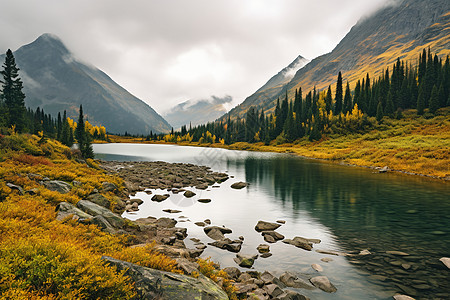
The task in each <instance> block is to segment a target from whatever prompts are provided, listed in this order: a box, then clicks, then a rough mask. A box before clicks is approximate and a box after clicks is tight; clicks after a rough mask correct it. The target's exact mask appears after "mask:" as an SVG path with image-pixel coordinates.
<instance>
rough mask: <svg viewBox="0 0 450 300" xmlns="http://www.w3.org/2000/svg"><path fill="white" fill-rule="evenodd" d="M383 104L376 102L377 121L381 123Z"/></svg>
mask: <svg viewBox="0 0 450 300" xmlns="http://www.w3.org/2000/svg"><path fill="white" fill-rule="evenodd" d="M383 116H384V114H383V104H382V103H381V101H378V106H377V121H378V122H381V120H383Z"/></svg>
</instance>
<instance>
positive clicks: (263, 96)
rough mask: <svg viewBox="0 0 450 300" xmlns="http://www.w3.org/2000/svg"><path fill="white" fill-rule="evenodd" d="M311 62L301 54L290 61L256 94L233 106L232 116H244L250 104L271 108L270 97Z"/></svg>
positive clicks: (266, 108)
mask: <svg viewBox="0 0 450 300" xmlns="http://www.w3.org/2000/svg"><path fill="white" fill-rule="evenodd" d="M308 62H309V60H308V59H306V58H304V57H302V56H301V55H299V56H298V57H297V58H296V59H295V60H294V61H293V62H292V63H290V64H289V65H288V66H287V67H286V68H284V69H282V70H281V71H280V72H278V74H276V75H275V76H273V77H272V78H270V79H269V81H267V82H266V84H264V85H263V86H262V87H260V88H259V89H258V90H257V91H256V92H255V93H254V94H252V95H251V96H249V97H247V98H246V99H245V101H244V102H243V103H241V104H239V105H238V106H237V107H235V108H233V109H232V110H231V111H230V112H229V113H230V115H232V116H238V115H239V116H240V117H243V115H244V113H245V112H246V111H247V109H248V108H249V107H250V106H257V107H259V108H263V109H264V110H265V111H267V110H268V109H270V108H271V105H270V102H269V101H268V99H272V98H273V97H276V95H278V94H279V93H280V91H281V90H282V89H283V87H284V86H285V85H286V84H288V83H289V82H290V81H291V79H292V78H293V77H294V75H295V73H296V72H297V71H298V70H299V69H301V68H302V67H303V66H305V65H306V64H307V63H308Z"/></svg>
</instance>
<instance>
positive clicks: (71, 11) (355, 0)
mask: <svg viewBox="0 0 450 300" xmlns="http://www.w3.org/2000/svg"><path fill="white" fill-rule="evenodd" d="M385 2H386V0H316V1H311V0H141V1H138V0H127V1H121V0H95V1H93V0H64V1H61V0H39V1H37V0H14V1H12V0H0V29H1V30H0V51H1V52H2V53H4V52H5V51H6V49H8V48H11V49H12V50H13V51H14V50H16V49H17V48H19V47H20V46H22V45H24V44H28V43H30V42H32V41H33V40H35V39H36V38H37V37H38V36H39V35H41V34H42V33H53V34H56V35H57V36H59V37H60V38H61V39H62V40H63V42H64V43H65V44H66V45H67V46H68V48H69V49H70V50H71V51H72V52H73V53H74V54H75V55H76V56H77V57H78V58H80V59H81V60H83V61H86V62H89V63H91V64H93V65H95V66H97V67H98V68H100V69H101V70H103V71H104V72H106V73H107V74H108V75H110V76H111V77H112V78H113V79H114V80H115V81H116V82H118V83H119V84H120V85H122V86H123V87H124V88H126V89H127V90H128V91H130V92H131V93H132V94H134V95H135V96H137V97H139V98H140V99H142V100H144V101H145V102H147V103H149V104H150V105H151V106H152V107H153V108H154V109H156V110H157V111H158V112H160V113H164V112H165V111H167V110H168V109H169V108H170V107H172V106H174V105H176V104H178V103H180V102H183V101H186V100H195V99H208V98H210V97H211V96H213V95H214V96H217V97H224V96H227V95H229V96H231V97H232V98H233V102H232V104H229V105H235V104H238V103H241V102H242V101H243V100H244V99H245V98H246V97H247V96H249V95H251V94H252V93H253V92H255V91H256V90H257V89H258V88H259V87H261V86H262V85H263V84H264V83H265V82H266V81H267V80H269V79H270V77H272V76H273V75H275V74H276V73H277V72H278V71H280V70H281V69H282V68H284V67H285V66H287V65H288V64H289V63H291V62H292V61H293V60H294V59H295V58H296V57H297V56H298V55H302V56H303V57H306V58H308V59H313V58H315V57H317V56H319V55H321V54H324V53H327V52H330V51H331V50H332V49H333V48H334V47H335V46H336V45H337V43H338V42H339V41H340V40H341V39H342V38H343V37H344V36H345V34H346V33H347V32H348V31H349V30H350V28H351V27H352V26H353V25H354V24H355V23H356V22H357V21H358V20H359V19H360V18H362V17H364V16H367V15H369V14H370V13H372V12H373V11H374V10H376V9H377V8H379V7H380V6H382V5H383V4H384V3H385Z"/></svg>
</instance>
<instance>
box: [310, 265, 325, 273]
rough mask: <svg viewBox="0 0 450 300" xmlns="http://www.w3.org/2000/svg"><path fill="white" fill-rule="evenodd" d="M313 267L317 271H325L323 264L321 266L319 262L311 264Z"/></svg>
mask: <svg viewBox="0 0 450 300" xmlns="http://www.w3.org/2000/svg"><path fill="white" fill-rule="evenodd" d="M311 268H313V269H314V270H316V271H317V272H322V271H323V268H322V266H321V265H318V264H312V265H311Z"/></svg>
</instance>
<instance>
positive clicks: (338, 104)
mask: <svg viewBox="0 0 450 300" xmlns="http://www.w3.org/2000/svg"><path fill="white" fill-rule="evenodd" d="M342 93H343V92H342V74H341V72H339V74H338V79H337V83H336V96H335V98H334V114H335V115H338V114H340V113H341V112H342Z"/></svg>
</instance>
